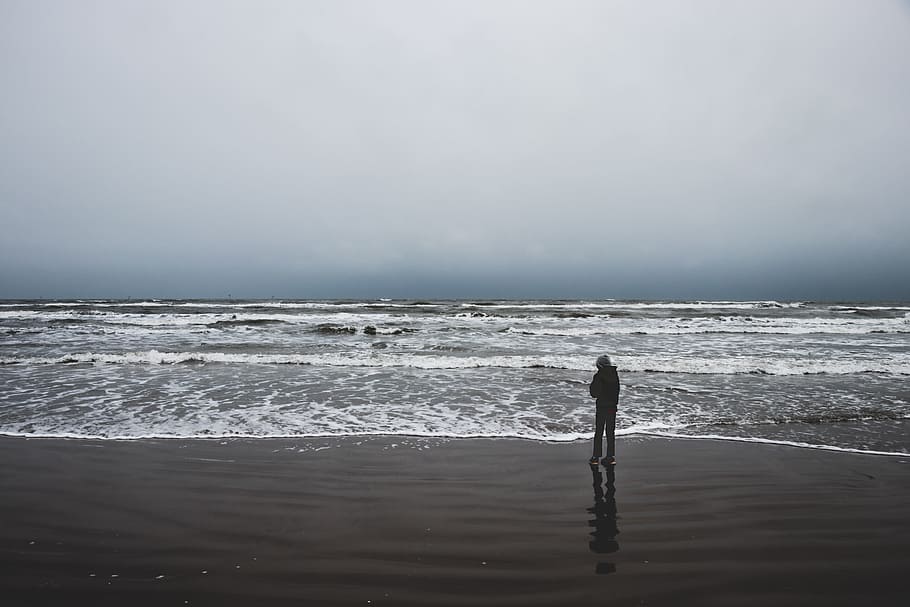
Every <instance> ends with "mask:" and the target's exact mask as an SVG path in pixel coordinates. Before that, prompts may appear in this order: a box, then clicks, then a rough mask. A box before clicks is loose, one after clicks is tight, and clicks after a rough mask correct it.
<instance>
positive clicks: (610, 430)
mask: <svg viewBox="0 0 910 607" xmlns="http://www.w3.org/2000/svg"><path fill="white" fill-rule="evenodd" d="M604 434H606V435H607V455H606V457H614V456H615V455H616V409H612V408H609V409H608V408H607V407H597V416H596V418H595V420H594V457H600V456H601V455H602V454H603V448H604V438H603V437H604Z"/></svg>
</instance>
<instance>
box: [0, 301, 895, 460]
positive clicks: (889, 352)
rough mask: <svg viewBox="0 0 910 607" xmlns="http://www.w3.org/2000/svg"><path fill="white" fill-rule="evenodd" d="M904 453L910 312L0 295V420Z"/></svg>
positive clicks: (201, 430)
mask: <svg viewBox="0 0 910 607" xmlns="http://www.w3.org/2000/svg"><path fill="white" fill-rule="evenodd" d="M603 353H608V354H610V355H611V357H613V359H614V360H615V362H616V364H617V365H618V368H619V373H620V377H621V381H622V392H621V395H620V405H619V415H618V418H617V426H618V431H617V432H618V434H620V435H629V434H633V435H659V436H682V437H690V438H711V439H717V438H721V439H726V440H741V441H762V442H774V443H782V444H792V445H798V446H804V447H811V448H822V449H837V450H849V451H857V452H870V453H880V454H906V453H907V452H908V449H910V433H908V430H910V384H908V380H910V304H905V303H893V304H887V303H886V304H883V303H874V304H873V303H849V304H847V303H845V304H831V303H812V302H775V301H757V302H756V301H747V302H739V301H689V302H675V301H657V302H655V301H614V300H608V301H390V300H378V301H277V300H267V301H235V300H232V301H189V300H153V301H113V300H77V301H4V302H0V433H2V434H6V435H13V436H28V437H72V438H106V439H122V440H129V439H141V438H149V437H159V438H170V437H173V438H194V437H252V438H256V437H335V436H362V435H392V436H420V437H510V438H524V439H533V440H541V441H576V440H583V439H589V438H590V437H591V435H592V433H593V428H592V424H593V418H594V403H593V401H592V399H591V398H590V397H589V395H588V391H587V387H588V382H589V381H590V379H591V377H592V375H593V373H594V370H595V369H594V360H595V358H596V357H597V356H598V355H600V354H603Z"/></svg>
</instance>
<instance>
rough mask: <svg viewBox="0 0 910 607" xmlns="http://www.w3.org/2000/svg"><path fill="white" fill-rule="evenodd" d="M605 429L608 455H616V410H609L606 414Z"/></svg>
mask: <svg viewBox="0 0 910 607" xmlns="http://www.w3.org/2000/svg"><path fill="white" fill-rule="evenodd" d="M605 417H606V420H605V422H606V423H605V424H604V425H605V426H606V428H605V430H606V433H607V457H615V456H616V411H615V410H614V411H609V412H607V414H606V415H605Z"/></svg>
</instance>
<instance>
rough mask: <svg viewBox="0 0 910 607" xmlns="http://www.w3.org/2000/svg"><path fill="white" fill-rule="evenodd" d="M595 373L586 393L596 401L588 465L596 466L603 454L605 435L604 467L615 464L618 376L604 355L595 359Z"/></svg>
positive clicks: (608, 358) (611, 362) (611, 363)
mask: <svg viewBox="0 0 910 607" xmlns="http://www.w3.org/2000/svg"><path fill="white" fill-rule="evenodd" d="M596 364H597V373H595V374H594V379H592V380H591V385H590V387H589V388H588V391H589V392H590V393H591V398H596V399H597V414H596V416H595V419H594V454H593V455H592V456H591V460H590V462H589V463H590V464H591V465H592V466H596V465H597V462H598V460H600V456H601V454H602V453H603V435H604V433H606V435H607V456H606V457H605V458H603V460H600V462H601V463H602V464H604V465H607V464H610V465H613V464H616V409H617V407H618V406H619V374H618V373H617V372H616V366H615V365H614V364H613V361H611V360H610V357H609V356H608V355H606V354H604V355H603V356H599V357H598V358H597V362H596Z"/></svg>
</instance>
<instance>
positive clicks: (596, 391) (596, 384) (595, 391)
mask: <svg viewBox="0 0 910 607" xmlns="http://www.w3.org/2000/svg"><path fill="white" fill-rule="evenodd" d="M600 391H601V385H600V377H598V376H597V374H596V373H595V374H594V379H592V380H591V385H590V386H588V392H590V393H591V398H599V397H600Z"/></svg>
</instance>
